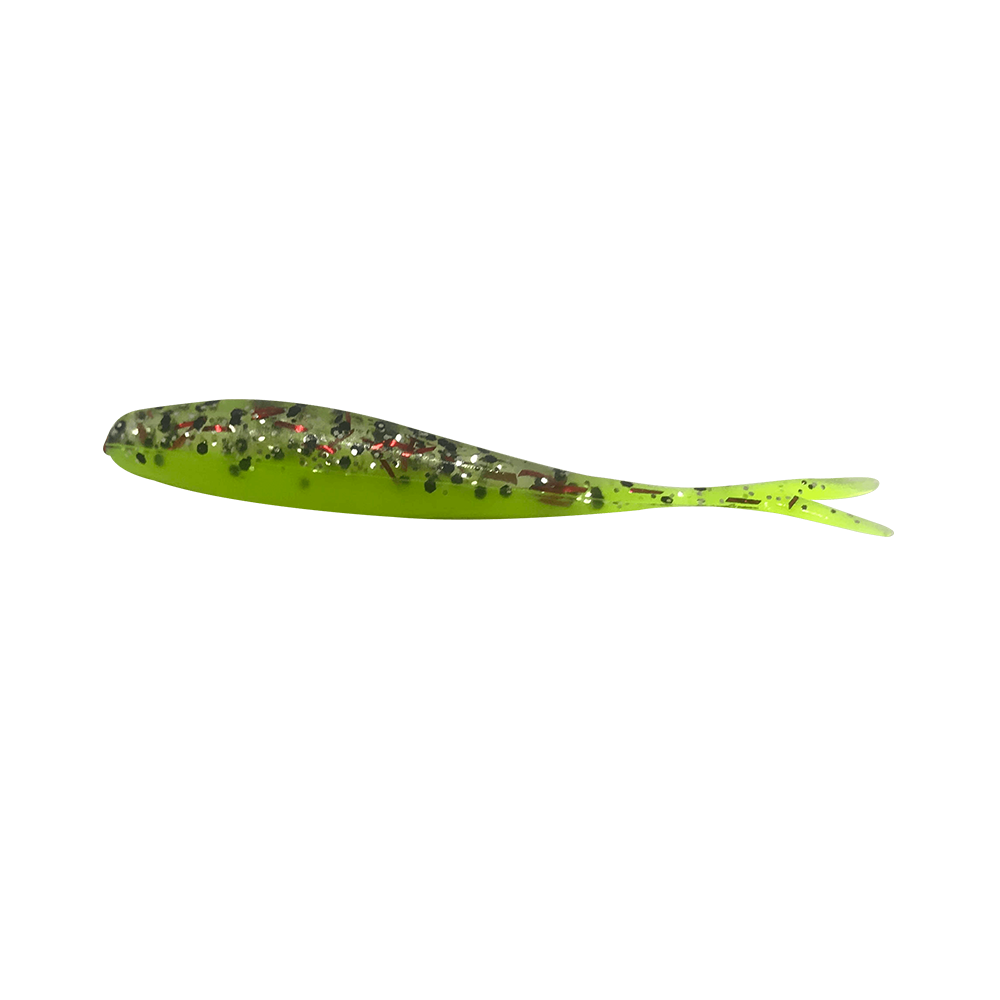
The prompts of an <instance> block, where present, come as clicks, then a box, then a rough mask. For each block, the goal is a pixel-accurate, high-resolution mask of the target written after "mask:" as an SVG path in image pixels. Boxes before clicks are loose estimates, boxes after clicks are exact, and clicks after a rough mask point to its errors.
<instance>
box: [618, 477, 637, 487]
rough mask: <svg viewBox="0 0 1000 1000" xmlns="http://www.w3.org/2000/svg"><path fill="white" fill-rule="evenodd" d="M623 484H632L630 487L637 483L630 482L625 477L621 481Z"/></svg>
mask: <svg viewBox="0 0 1000 1000" xmlns="http://www.w3.org/2000/svg"><path fill="white" fill-rule="evenodd" d="M621 484H622V486H630V487H631V486H634V485H635V483H630V482H629V481H628V480H627V479H623V480H622V481H621Z"/></svg>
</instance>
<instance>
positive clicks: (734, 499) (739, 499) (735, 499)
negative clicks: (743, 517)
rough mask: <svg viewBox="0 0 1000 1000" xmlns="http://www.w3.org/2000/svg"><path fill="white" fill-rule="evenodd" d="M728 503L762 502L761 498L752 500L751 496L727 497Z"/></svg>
mask: <svg viewBox="0 0 1000 1000" xmlns="http://www.w3.org/2000/svg"><path fill="white" fill-rule="evenodd" d="M795 499H796V500H797V499H798V497H796V498H795ZM726 503H749V504H757V503H760V501H759V500H751V499H750V498H749V497H727V498H726ZM788 506H789V507H791V506H792V505H791V504H789V505H788Z"/></svg>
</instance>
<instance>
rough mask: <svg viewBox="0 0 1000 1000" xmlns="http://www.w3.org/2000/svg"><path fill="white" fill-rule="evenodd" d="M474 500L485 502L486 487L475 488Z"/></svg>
mask: <svg viewBox="0 0 1000 1000" xmlns="http://www.w3.org/2000/svg"><path fill="white" fill-rule="evenodd" d="M476 499H477V500H485V499H486V487H485V486H477V487H476Z"/></svg>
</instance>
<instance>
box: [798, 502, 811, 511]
mask: <svg viewBox="0 0 1000 1000" xmlns="http://www.w3.org/2000/svg"><path fill="white" fill-rule="evenodd" d="M808 509H809V504H806V503H804V504H803V505H802V507H801V508H800V510H808Z"/></svg>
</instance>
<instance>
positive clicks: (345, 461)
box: [337, 407, 374, 469]
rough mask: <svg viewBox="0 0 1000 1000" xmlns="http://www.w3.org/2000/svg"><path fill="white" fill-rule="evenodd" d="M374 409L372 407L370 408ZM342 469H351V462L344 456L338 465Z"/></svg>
mask: <svg viewBox="0 0 1000 1000" xmlns="http://www.w3.org/2000/svg"><path fill="white" fill-rule="evenodd" d="M372 409H374V407H372ZM337 465H339V466H340V467H341V468H342V469H349V468H350V467H351V460H350V459H349V458H348V457H347V456H346V455H345V456H344V457H343V458H342V459H341V460H340V461H339V462H338V463H337Z"/></svg>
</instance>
